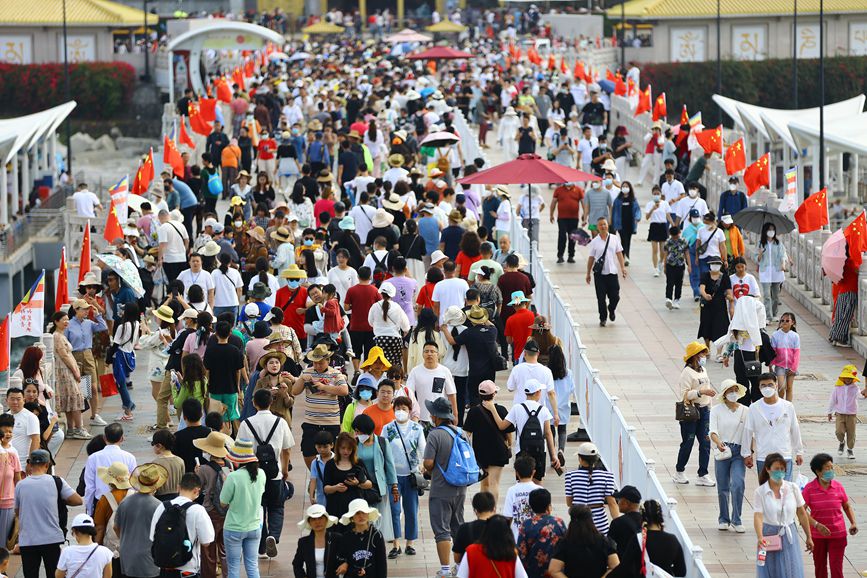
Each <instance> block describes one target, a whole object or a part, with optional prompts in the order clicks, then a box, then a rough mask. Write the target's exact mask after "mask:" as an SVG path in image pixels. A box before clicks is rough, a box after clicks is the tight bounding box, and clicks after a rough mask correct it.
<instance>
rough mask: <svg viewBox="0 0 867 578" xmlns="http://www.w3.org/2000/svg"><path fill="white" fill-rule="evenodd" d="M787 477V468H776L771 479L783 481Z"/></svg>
mask: <svg viewBox="0 0 867 578" xmlns="http://www.w3.org/2000/svg"><path fill="white" fill-rule="evenodd" d="M785 477H786V472H785V470H774V471H773V472H771V479H772V480H774V481H775V482H782V481H783V479H784V478H785Z"/></svg>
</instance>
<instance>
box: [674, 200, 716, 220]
mask: <svg viewBox="0 0 867 578" xmlns="http://www.w3.org/2000/svg"><path fill="white" fill-rule="evenodd" d="M692 209H697V210H698V214H699V215H704V214H706V213H707V211H708V209H707V203H706V202H705V200H704V199H702V198H701V197H696V198H694V199H693V198H690V197H684V198H682V199H681V200H679V201H678V202H676V203H675V204H674V211H673V212H674V213H675V214H676V215H677V218H678V219H680V220H681V221H685V220H686V219H687V218H688V217H689V212H690V210H692Z"/></svg>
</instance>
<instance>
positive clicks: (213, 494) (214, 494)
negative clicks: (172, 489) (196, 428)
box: [205, 446, 271, 516]
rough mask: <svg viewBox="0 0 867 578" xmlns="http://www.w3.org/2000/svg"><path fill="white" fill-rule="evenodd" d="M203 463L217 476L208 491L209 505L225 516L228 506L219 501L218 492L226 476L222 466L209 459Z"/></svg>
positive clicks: (221, 488)
mask: <svg viewBox="0 0 867 578" xmlns="http://www.w3.org/2000/svg"><path fill="white" fill-rule="evenodd" d="M268 447H271V446H268ZM205 465H207V466H209V467H210V468H211V469H213V470H214V471H215V472H216V473H217V477H216V479H215V480H214V485H213V487H212V488H211V489H210V491H209V492H208V497H209V498H210V499H211V505H212V506H214V511H215V512H217V514H219V515H220V516H225V515H226V514H227V513H228V512H229V506H226V507H225V508H224V507H223V504H221V503H220V493H222V491H223V484H224V483H225V481H226V478H225V476H224V475H223V468H221V467H220V466H219V465H218V464H215V463H214V462H211V461H208V462H207V463H206V464H205Z"/></svg>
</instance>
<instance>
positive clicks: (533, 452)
mask: <svg viewBox="0 0 867 578" xmlns="http://www.w3.org/2000/svg"><path fill="white" fill-rule="evenodd" d="M522 389H523V394H524V400H523V401H522V402H520V403H517V402H516V404H515V405H513V406H512V408H511V409H510V410H509V413H508V414H506V417H505V419H501V418H500V417H499V415H494V414H493V413H491V417H492V418H493V419H494V421H495V422H496V424H497V427H499V428H500V430H501V431H507V430H509V429H510V428H514V431H515V456H519V455H528V456H530V457H532V458H533V459H534V460H535V472H534V473H533V478H534V479H535V480H536V481H539V482H541V481H542V479H543V478H544V477H545V469H546V468H545V466H546V455H545V448H546V446H547V449H548V452H549V453H550V455H551V467H552V468H554V469H555V470H557V471H558V473H560V472H562V470H561V469H560V467H561V466H560V460H559V458H558V457H557V451H556V450H557V446H555V445H554V433H553V424H554V419H555V417H554V416H553V415H552V414H551V411H550V410H549V409H548V407H547V404H545V405H543V404H542V403H540V401H541V399H542V392H543V391H544V390H545V389H546V386H545V384H543V383H542V382H540V381H539V380H538V379H528V380H527V381H525V382H524V384H523V386H522ZM555 409H556V405H555ZM531 415H532V416H536V418H537V420H538V423H539V425H540V426H541V432H539V431H538V430H533V429H531V428H529V427H528V426H527V424H528V421H529V419H530V416H531ZM530 433H533V436H532V437H531V436H530ZM539 433H541V436H539V435H538V434H539ZM525 434H526V435H525Z"/></svg>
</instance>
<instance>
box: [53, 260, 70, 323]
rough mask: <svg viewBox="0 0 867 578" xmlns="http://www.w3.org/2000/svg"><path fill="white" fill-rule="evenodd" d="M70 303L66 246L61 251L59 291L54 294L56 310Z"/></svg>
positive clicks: (58, 278) (58, 276)
mask: <svg viewBox="0 0 867 578" xmlns="http://www.w3.org/2000/svg"><path fill="white" fill-rule="evenodd" d="M68 304H69V271H68V270H67V269H66V247H64V248H63V249H62V250H61V251H60V269H58V270H57V291H56V292H55V294H54V310H55V311H60V309H61V308H62V307H63V306H64V305H68Z"/></svg>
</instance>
